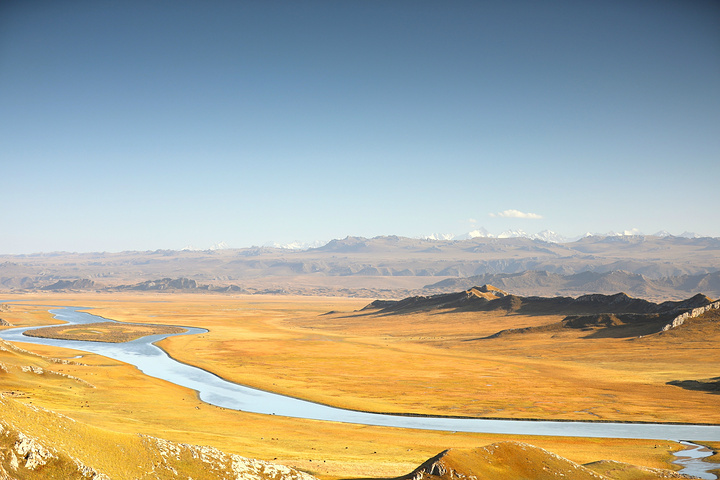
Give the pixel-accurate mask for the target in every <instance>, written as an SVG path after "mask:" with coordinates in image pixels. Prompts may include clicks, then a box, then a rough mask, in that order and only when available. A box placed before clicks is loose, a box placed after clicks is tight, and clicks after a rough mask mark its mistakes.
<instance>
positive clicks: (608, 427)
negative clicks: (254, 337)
mask: <svg viewBox="0 0 720 480" xmlns="http://www.w3.org/2000/svg"><path fill="white" fill-rule="evenodd" d="M80 309H81V308H80V307H63V308H53V309H51V310H50V313H52V314H53V315H54V316H55V318H56V319H58V320H62V321H64V322H68V323H74V324H89V323H97V322H107V321H109V320H108V319H105V318H102V317H98V316H95V315H92V314H89V313H86V312H81V311H79V310H80ZM83 310H87V309H83ZM32 328H41V327H31V328H13V329H7V330H3V331H0V338H2V339H4V340H8V341H12V342H25V343H31V344H43V345H52V346H58V347H65V348H71V349H75V350H81V351H85V352H90V353H96V354H99V355H103V356H105V357H110V358H114V359H116V360H120V361H122V362H126V363H129V364H132V365H135V366H136V367H137V368H138V369H140V370H141V371H142V372H143V373H145V374H146V375H149V376H152V377H156V378H160V379H163V380H167V381H169V382H172V383H175V384H177V385H180V386H183V387H187V388H190V389H192V390H195V391H197V392H198V394H199V396H200V399H201V400H202V401H204V402H206V403H210V404H212V405H216V406H219V407H224V408H229V409H233V410H241V411H246V412H253V413H262V414H268V415H282V416H286V417H296V418H305V419H312V420H326V421H335V422H344V423H356V424H363V425H376V426H387V427H400V428H412V429H423V430H443V431H458V432H482V433H495V434H513V435H550V436H566V437H605V438H634V439H656V440H674V441H681V440H696V441H720V426H714V425H685V424H683V425H672V424H652V423H603V422H558V421H524V420H489V419H476V418H457V417H456V418H449V417H419V416H402V415H385V414H378V413H367V412H358V411H351V410H344V409H340V408H334V407H330V406H327V405H321V404H318V403H313V402H308V401H305V400H300V399H297V398H292V397H286V396H283V395H278V394H275V393H271V392H266V391H262V390H256V389H253V388H250V387H245V386H243V385H238V384H236V383H232V382H228V381H226V380H223V379H222V378H220V377H218V376H216V375H214V374H212V373H210V372H207V371H205V370H202V369H200V368H197V367H194V366H192V365H187V364H184V363H180V362H178V361H176V360H173V359H172V358H170V357H169V356H168V355H167V354H166V353H165V351H163V350H162V349H161V348H159V347H158V346H156V345H155V342H157V341H159V340H162V339H163V338H166V337H168V336H173V335H192V334H198V333H204V332H206V330H204V329H200V328H194V327H184V328H186V329H187V330H188V331H187V332H186V333H180V334H161V335H149V336H146V337H143V338H139V339H137V340H133V341H131V342H126V343H104V342H88V341H75V340H56V339H48V338H37V337H28V336H25V335H23V332H24V331H26V330H29V329H32ZM708 478H713V477H708Z"/></svg>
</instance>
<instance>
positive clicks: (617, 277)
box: [423, 270, 720, 298]
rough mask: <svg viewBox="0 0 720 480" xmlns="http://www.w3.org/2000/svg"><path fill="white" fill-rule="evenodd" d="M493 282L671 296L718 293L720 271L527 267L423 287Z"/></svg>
mask: <svg viewBox="0 0 720 480" xmlns="http://www.w3.org/2000/svg"><path fill="white" fill-rule="evenodd" d="M486 283H490V284H493V285H495V286H497V287H499V288H501V289H503V290H508V291H512V292H517V293H518V294H520V295H560V294H563V295H579V294H584V293H587V292H594V293H604V294H608V293H613V292H628V293H630V294H632V295H637V296H640V297H644V298H648V297H650V298H654V297H668V298H670V297H674V296H676V295H677V294H682V293H697V292H706V293H708V294H709V295H712V296H713V297H720V271H715V272H712V273H704V274H698V275H680V276H675V277H663V278H659V279H652V278H648V277H645V276H644V275H641V274H637V273H629V272H625V271H610V272H602V273H601V272H588V271H586V272H580V273H576V274H571V275H562V274H558V273H551V272H546V271H538V270H528V271H524V272H520V273H497V274H491V273H488V274H484V275H475V276H472V277H467V278H449V279H446V280H442V281H440V282H436V283H433V284H429V285H427V286H426V287H424V289H423V290H424V291H426V292H449V291H456V290H459V289H467V288H470V287H472V286H473V285H483V284H486Z"/></svg>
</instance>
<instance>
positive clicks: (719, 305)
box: [662, 300, 720, 332]
mask: <svg viewBox="0 0 720 480" xmlns="http://www.w3.org/2000/svg"><path fill="white" fill-rule="evenodd" d="M717 309H720V300H718V301H717V302H713V303H710V304H708V305H704V306H702V307H697V308H693V309H692V310H690V311H689V312H684V313H681V314H680V315H678V316H677V317H675V318H673V320H672V322H670V323H668V324H667V325H665V326H664V327H663V328H662V330H663V332H667V331H668V330H670V329H671V328H677V327H679V326H680V325H682V324H683V323H685V320H687V319H688V318H695V317H699V316H700V315H702V314H703V313H705V312H707V311H710V310H717Z"/></svg>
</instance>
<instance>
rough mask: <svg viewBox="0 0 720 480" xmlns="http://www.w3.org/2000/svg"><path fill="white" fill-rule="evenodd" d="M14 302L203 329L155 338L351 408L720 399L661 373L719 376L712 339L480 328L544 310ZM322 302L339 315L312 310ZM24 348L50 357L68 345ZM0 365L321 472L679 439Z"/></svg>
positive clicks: (60, 398)
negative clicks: (501, 312) (506, 429)
mask: <svg viewBox="0 0 720 480" xmlns="http://www.w3.org/2000/svg"><path fill="white" fill-rule="evenodd" d="M22 300H23V302H24V303H25V304H24V305H14V306H13V307H12V308H11V311H10V312H4V313H3V318H5V319H8V320H9V321H10V318H12V323H14V324H16V325H17V324H21V323H22V322H24V324H26V325H29V324H48V323H52V322H50V321H49V320H50V319H51V317H50V316H49V314H46V310H45V313H43V309H45V308H46V307H40V306H39V305H48V304H54V305H58V304H64V305H84V306H91V307H93V310H92V313H94V314H98V315H102V316H103V317H106V318H112V319H114V320H120V321H127V322H137V323H154V324H166V325H182V326H196V327H202V328H207V329H209V330H210V331H209V332H208V333H207V334H202V335H194V336H183V337H173V338H170V339H167V340H165V341H163V343H162V346H163V348H166V349H167V350H168V351H169V352H171V354H172V355H173V356H175V357H176V358H178V359H181V360H183V361H186V362H188V363H192V364H195V365H198V366H201V367H203V368H205V369H207V370H210V371H212V372H214V373H217V374H219V375H221V376H223V377H225V378H228V379H231V380H235V381H238V382H240V383H244V384H248V385H253V386H257V387H260V388H265V389H268V390H273V391H277V392H279V393H286V394H290V395H294V396H301V397H304V398H308V399H311V400H316V401H322V402H323V403H330V404H335V405H339V406H345V407H350V408H358V409H363V410H374V411H406V412H407V411H415V412H422V413H440V414H460V415H483V416H497V417H508V418H520V417H530V418H579V419H584V420H588V419H593V418H597V417H596V415H597V416H602V417H603V418H605V419H620V420H656V419H658V418H661V419H662V420H666V421H667V420H674V421H698V420H701V419H702V420H706V421H714V422H716V423H717V421H718V420H717V418H718V417H717V415H718V413H717V396H713V395H710V394H707V393H703V392H693V391H688V390H683V389H681V388H679V387H671V386H668V385H665V382H666V381H667V380H673V379H691V378H708V377H711V376H714V375H716V373H715V372H713V367H714V365H713V362H712V361H710V360H708V359H707V355H708V354H710V353H713V352H712V349H716V348H717V347H715V346H714V343H713V338H711V337H708V338H707V339H695V340H693V341H692V342H690V341H689V340H688V341H687V342H685V343H689V344H688V345H684V346H683V348H680V346H678V347H673V345H672V338H671V337H668V338H660V337H658V338H649V337H648V338H647V339H639V340H635V341H628V340H623V339H594V340H588V339H582V338H579V337H578V336H573V335H568V336H566V337H565V338H554V339H553V338H550V337H543V336H541V335H538V336H530V337H527V338H525V339H524V340H513V341H512V342H507V341H503V342H501V341H497V342H495V341H486V340H475V339H477V338H479V337H482V336H486V335H489V334H491V333H494V332H495V331H497V330H500V329H502V328H508V326H510V325H512V326H530V325H534V324H543V323H550V322H552V321H554V320H555V318H553V317H540V318H532V317H527V318H513V317H497V316H492V315H489V314H469V313H466V314H460V315H456V316H453V315H435V316H433V315H414V316H410V317H398V316H387V317H377V316H355V315H348V314H347V313H351V312H352V311H353V310H356V309H359V308H361V307H362V306H364V305H365V304H366V303H368V301H366V300H358V299H337V298H306V297H303V298H286V297H228V296H219V295H205V296H202V295H196V296H189V295H188V296H180V295H167V294H166V295H163V296H160V295H153V294H147V295H136V296H129V295H123V296H119V297H117V296H112V295H83V296H74V297H63V296H60V295H57V296H51V297H39V296H37V297H35V296H26V297H23V298H22ZM31 303H32V304H34V305H30V304H31ZM331 310H335V311H343V312H347V313H345V314H332V315H321V314H323V313H325V312H328V311H331ZM518 322H520V323H518ZM22 346H23V348H26V349H28V350H31V351H33V352H37V353H40V354H42V355H46V356H48V357H50V356H52V357H57V358H64V359H71V358H72V357H74V356H75V355H78V352H72V351H68V350H64V349H58V348H52V347H41V346H34V345H27V344H25V345H22ZM714 351H715V352H717V350H714ZM709 356H710V357H711V358H712V357H713V355H709ZM0 362H2V363H4V364H5V365H13V362H15V364H17V365H20V364H33V365H35V366H37V367H41V368H43V369H44V370H43V371H44V372H46V373H44V374H42V375H38V374H35V373H31V372H18V371H15V370H13V369H12V368H10V372H12V375H4V376H2V382H3V383H2V391H3V392H6V393H12V392H14V394H15V395H16V398H17V399H18V401H21V402H24V403H30V402H32V404H33V405H41V406H43V407H45V408H48V409H51V410H54V411H57V412H60V413H63V414H65V415H68V416H70V417H72V418H75V419H77V420H79V421H80V422H83V423H84V424H88V425H92V426H94V427H98V428H102V429H107V430H111V431H114V432H118V433H145V434H148V435H154V436H158V437H162V438H167V439H169V440H173V441H177V442H184V443H190V444H205V445H212V446H215V447H218V448H220V449H222V450H224V451H227V452H230V453H237V454H240V455H243V456H247V457H252V458H260V459H265V460H274V459H276V458H277V460H276V461H279V462H281V463H285V464H288V465H293V466H298V467H300V468H303V469H306V470H308V471H311V472H312V473H315V474H319V475H321V476H324V477H328V478H329V477H357V476H365V477H372V476H378V477H380V476H382V477H390V476H397V475H401V474H404V473H407V472H409V471H411V470H413V469H414V468H415V467H416V466H417V465H418V464H419V463H421V462H423V461H424V460H426V459H427V458H429V457H431V456H433V455H435V454H437V453H438V452H439V451H441V450H444V449H446V448H475V447H478V446H482V445H486V444H488V443H492V442H495V441H499V440H505V439H512V438H515V439H520V440H522V441H526V442H528V443H532V444H533V445H537V446H539V447H542V448H546V449H548V450H550V451H553V452H555V453H558V454H559V455H562V456H564V457H566V458H568V459H570V460H573V461H575V462H578V463H588V462H592V461H597V460H602V459H612V460H618V461H623V462H627V463H632V464H637V465H643V466H648V467H657V468H668V467H669V464H668V461H669V460H670V452H671V450H673V449H675V448H677V445H676V444H674V443H672V442H660V441H658V442H655V441H635V440H611V439H571V438H553V437H520V438H519V437H511V436H503V435H486V434H464V433H451V432H424V431H409V430H403V429H388V428H379V427H366V426H359V425H344V424H336V423H330V422H315V421H305V420H297V419H288V418H282V417H268V416H263V415H255V414H249V413H244V412H235V411H230V410H225V409H222V408H218V407H213V406H210V405H207V404H204V403H202V402H200V401H199V400H198V399H197V396H196V395H195V393H194V392H192V391H189V390H187V389H184V388H181V387H177V386H174V385H172V384H169V383H167V382H164V381H161V380H157V379H152V378H149V377H146V376H144V375H142V374H141V373H139V372H138V371H137V370H136V369H135V368H134V367H130V366H128V365H125V364H122V363H120V362H117V361H114V360H109V359H106V358H103V357H99V356H96V355H89V354H87V355H83V357H82V358H81V359H78V360H77V362H81V363H82V365H80V364H57V363H53V362H52V361H49V360H47V359H43V358H41V357H36V356H31V355H30V356H28V355H26V354H22V353H18V352H14V351H5V352H0ZM48 370H52V371H56V372H57V373H60V374H65V375H69V376H71V377H74V378H77V379H79V380H76V379H73V378H70V377H64V376H61V375H55V374H52V373H47V371H48ZM84 382H88V383H90V384H92V387H91V386H89V385H87V384H86V383H84ZM544 402H547V403H544ZM683 409H684V410H686V411H676V410H683ZM588 412H590V413H588Z"/></svg>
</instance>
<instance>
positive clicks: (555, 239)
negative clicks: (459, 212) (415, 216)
mask: <svg viewBox="0 0 720 480" xmlns="http://www.w3.org/2000/svg"><path fill="white" fill-rule="evenodd" d="M635 235H645V234H644V233H642V232H641V231H640V230H638V229H637V228H633V229H631V230H623V231H621V232H615V231H610V232H607V233H590V232H587V233H585V234H584V235H577V236H575V237H565V236H563V235H560V234H559V233H556V232H553V231H552V230H543V231H541V232H538V233H527V232H526V231H524V230H505V231H504V232H501V233H499V234H497V235H495V234H492V233H490V232H489V231H487V230H486V229H485V228H482V227H481V228H479V229H477V230H473V231H471V232H468V233H465V234H462V235H454V234H451V233H439V234H438V233H434V234H432V235H426V236H423V237H422V238H424V239H427V240H446V241H447V240H467V239H470V238H477V237H481V238H530V239H532V240H542V241H544V242H552V243H569V242H574V241H577V240H580V239H581V238H584V237H592V236H595V237H626V236H635ZM652 235H653V236H655V237H670V236H672V234H671V233H670V232H668V231H666V230H661V231H659V232H656V233H654V234H652ZM677 236H678V237H684V238H700V237H701V236H702V235H698V234H697V233H694V232H683V233H681V234H680V235H677Z"/></svg>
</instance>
